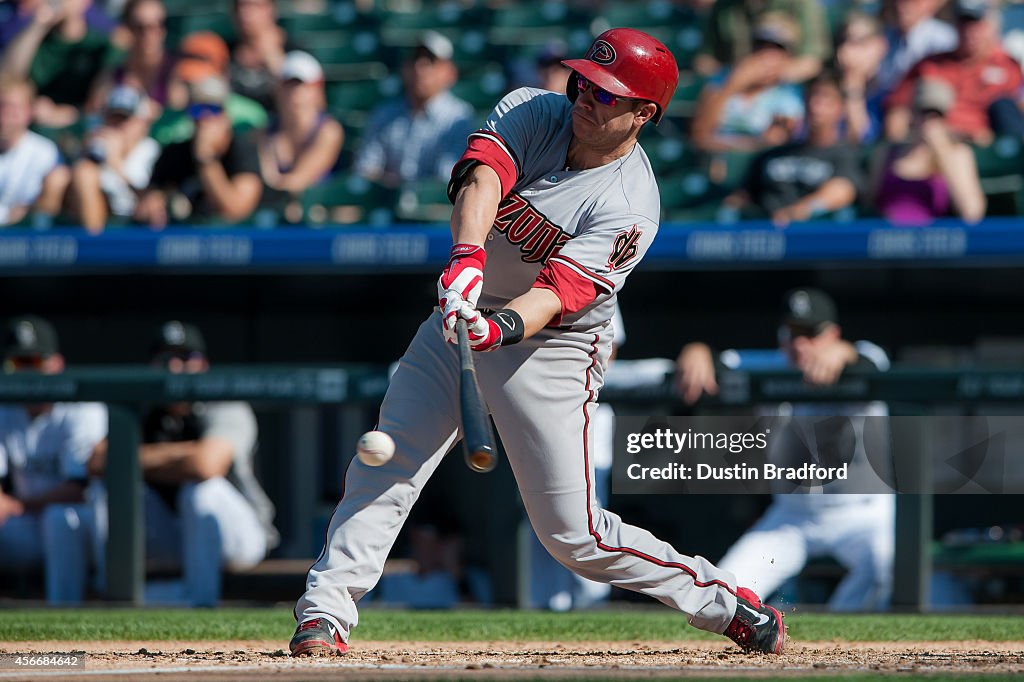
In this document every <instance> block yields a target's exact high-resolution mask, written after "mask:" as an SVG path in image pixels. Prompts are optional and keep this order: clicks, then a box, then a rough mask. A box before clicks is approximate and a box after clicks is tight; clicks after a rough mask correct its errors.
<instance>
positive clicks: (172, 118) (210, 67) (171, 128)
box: [150, 31, 267, 146]
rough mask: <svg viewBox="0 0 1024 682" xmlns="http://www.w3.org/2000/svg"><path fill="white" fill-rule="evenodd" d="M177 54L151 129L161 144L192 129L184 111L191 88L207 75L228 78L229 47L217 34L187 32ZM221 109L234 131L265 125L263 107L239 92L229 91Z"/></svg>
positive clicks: (187, 134) (186, 135) (188, 135)
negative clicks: (163, 106) (161, 110)
mask: <svg viewBox="0 0 1024 682" xmlns="http://www.w3.org/2000/svg"><path fill="white" fill-rule="evenodd" d="M178 53H179V58H178V61H177V63H176V65H175V67H174V70H173V71H172V72H171V79H170V80H169V81H168V86H167V102H166V109H165V110H164V113H163V115H162V116H161V117H160V119H159V120H158V121H156V123H154V124H153V127H152V129H151V131H150V135H152V137H153V139H155V140H156V141H157V142H159V143H160V144H161V145H162V146H167V145H169V144H172V143H174V142H182V141H184V140H188V139H189V138H191V137H192V135H193V134H194V132H195V122H194V121H193V119H192V117H191V116H189V114H188V111H187V109H188V105H189V90H190V88H191V87H192V86H194V85H195V84H196V83H198V82H199V81H202V80H205V79H207V78H210V77H217V78H221V79H224V80H227V79H228V69H229V66H230V56H229V53H228V46H227V43H225V42H224V39H223V38H221V37H220V36H219V35H217V34H216V33H212V32H210V31H199V32H197V33H190V34H189V35H187V36H185V38H184V40H182V41H181V46H180V47H179V49H178ZM224 110H225V112H226V113H227V116H228V119H230V121H231V126H232V128H234V130H235V131H236V132H239V133H241V132H245V131H247V130H253V129H256V130H263V129H264V128H266V127H267V112H266V110H265V109H264V108H263V107H262V106H261V105H260V104H259V103H258V102H254V101H253V100H251V99H249V98H248V97H243V96H242V95H239V94H238V93H235V92H231V93H229V94H228V98H227V100H226V101H225V103H224Z"/></svg>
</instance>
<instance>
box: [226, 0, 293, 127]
mask: <svg viewBox="0 0 1024 682" xmlns="http://www.w3.org/2000/svg"><path fill="white" fill-rule="evenodd" d="M232 9H233V11H232V15H231V17H232V19H233V20H234V25H235V30H236V32H237V33H236V35H237V40H235V42H233V43H232V44H231V45H230V48H231V89H232V90H233V91H234V92H237V93H239V94H241V95H244V96H245V97H248V98H249V99H252V100H255V101H257V102H259V103H260V104H261V105H263V107H264V108H265V109H267V110H268V111H269V110H271V109H273V108H274V104H275V102H274V90H275V88H276V85H277V76H278V74H279V73H281V67H282V65H283V64H284V58H285V53H286V52H287V51H288V50H291V49H294V47H293V46H292V45H289V44H288V37H287V35H286V34H285V32H284V29H282V28H281V27H280V26H278V25H277V11H276V9H275V7H274V2H273V0H233V2H232Z"/></svg>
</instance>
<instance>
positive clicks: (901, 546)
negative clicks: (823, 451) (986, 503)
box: [0, 365, 1024, 610]
mask: <svg viewBox="0 0 1024 682" xmlns="http://www.w3.org/2000/svg"><path fill="white" fill-rule="evenodd" d="M387 382H388V377H387V370H386V368H384V367H378V366H368V365H345V366H323V367H293V366H276V365H275V366H230V367H219V368H216V369H213V370H211V371H209V372H207V373H204V374H191V375H188V374H168V373H166V372H162V371H159V370H155V369H153V368H151V367H148V366H112V367H87V368H86V367H81V368H74V369H69V370H67V371H66V372H64V373H62V374H59V375H39V374H31V373H21V374H3V375H0V402H6V403H39V402H58V401H65V402H74V401H99V402H104V403H106V404H107V405H108V407H109V412H110V425H109V448H108V460H107V461H108V465H107V472H106V477H105V483H106V485H107V488H108V496H109V502H108V504H109V541H108V544H107V555H106V570H107V580H106V584H107V596H108V598H109V599H111V600H114V601H124V602H130V603H134V604H140V603H142V595H143V584H144V577H145V576H144V568H145V562H144V556H143V552H144V540H143V539H144V529H143V513H142V490H143V488H142V475H141V468H140V465H139V460H138V445H139V440H140V428H139V422H140V420H139V415H140V410H141V408H142V406H143V405H146V404H154V403H164V402H175V401H196V400H205V401H215V400H246V401H250V402H253V403H258V404H262V405H275V406H278V407H280V408H282V409H288V410H290V411H292V413H293V419H292V428H291V431H292V439H293V443H294V448H293V449H292V450H291V452H292V453H302V452H308V451H310V449H311V448H309V447H308V443H304V441H305V440H306V439H308V438H310V437H311V434H312V433H313V432H314V431H315V420H316V414H315V412H313V411H311V410H310V408H311V407H312V408H315V406H317V405H335V406H341V407H342V408H343V409H342V422H343V423H342V425H341V428H342V430H343V431H346V430H347V431H348V433H347V436H346V438H347V439H348V440H349V442H353V443H354V442H355V439H356V437H357V436H358V432H359V430H360V428H361V424H362V419H361V411H362V410H365V409H374V408H376V406H377V405H378V404H379V402H380V400H381V399H382V398H383V396H384V392H385V391H386V389H387ZM719 384H720V389H721V390H720V394H719V395H718V396H717V397H716V398H715V399H714V400H712V401H709V402H708V403H707V406H708V407H714V406H715V405H720V406H722V407H729V408H737V407H743V406H748V405H756V404H759V403H778V402H790V401H800V402H808V401H821V402H829V401H833V402H834V401H860V400H883V401H886V402H887V403H889V405H890V410H891V411H892V412H893V413H894V414H927V413H928V411H929V410H931V409H932V407H934V406H936V405H950V404H952V405H956V404H962V405H976V404H979V403H984V404H992V403H1004V404H1008V403H1024V369H1006V370H999V369H975V370H936V369H922V368H911V367H897V368H893V369H892V370H890V371H889V372H884V373H870V374H859V373H856V372H852V371H851V372H848V373H847V374H846V375H844V376H843V378H842V379H841V380H840V381H839V382H838V383H837V384H836V385H834V386H830V387H811V386H808V385H807V384H805V383H804V382H803V381H802V378H801V376H800V374H798V373H795V372H779V371H750V372H726V373H723V374H722V375H721V376H720V378H719ZM601 399H602V400H604V401H607V402H610V403H614V404H617V405H623V406H624V407H625V406H628V407H629V409H630V410H631V411H632V412H633V413H634V414H636V413H638V412H637V411H638V410H640V411H643V410H647V411H649V413H650V414H666V413H671V412H673V411H674V410H675V409H676V408H678V407H679V403H678V400H677V398H676V397H675V394H674V392H673V389H672V383H671V377H670V376H666V378H665V381H664V382H662V383H661V384H658V385H654V386H645V387H643V388H637V389H628V390H623V389H619V390H612V389H610V388H609V389H607V390H605V391H604V392H603V393H602V396H601ZM901 433H902V434H903V435H902V438H903V439H904V440H903V442H900V443H898V444H896V445H897V446H898V447H899V448H900V451H901V452H904V453H907V456H915V454H916V455H918V456H920V455H923V453H922V452H921V450H922V448H923V443H924V438H921V437H917V438H915V437H914V435H913V434H908V433H907V432H906V430H901ZM919 435H920V434H919ZM309 459H310V458H309V457H298V458H296V460H295V461H294V462H292V463H291V467H292V468H293V469H294V470H295V472H296V473H295V478H296V480H299V481H302V480H307V481H308V480H313V479H314V478H315V476H316V467H315V462H311V461H308V460H309ZM924 460H925V458H924V457H923V456H921V461H922V462H924ZM308 498H309V496H308V495H299V496H297V497H296V499H298V500H303V499H306V500H308ZM932 503H933V500H932V496H931V495H928V494H921V495H899V496H898V497H897V528H896V566H895V585H894V590H893V594H894V606H896V607H901V608H906V609H916V610H922V609H924V608H925V607H926V605H927V603H928V593H927V590H928V584H929V578H930V574H931V549H930V543H931V538H932V528H933V516H932V513H933V506H932ZM309 504H312V501H311V500H310V501H309ZM290 513H291V515H292V517H293V518H300V519H301V518H302V517H303V515H305V514H309V515H310V516H311V515H312V509H311V508H309V509H305V510H303V509H298V510H290ZM307 518H308V517H307ZM289 530H290V529H289V528H285V532H286V533H287V532H288V531H289Z"/></svg>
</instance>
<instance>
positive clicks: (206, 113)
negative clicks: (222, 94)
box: [188, 104, 224, 121]
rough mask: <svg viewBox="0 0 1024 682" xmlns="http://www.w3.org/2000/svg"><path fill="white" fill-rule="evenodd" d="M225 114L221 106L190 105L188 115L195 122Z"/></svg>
mask: <svg viewBox="0 0 1024 682" xmlns="http://www.w3.org/2000/svg"><path fill="white" fill-rule="evenodd" d="M222 113H224V107H223V106H221V105H220V104H190V105H188V115H189V117H190V118H191V119H192V120H193V121H199V120H201V119H204V118H209V117H210V116H220V115H221V114H222Z"/></svg>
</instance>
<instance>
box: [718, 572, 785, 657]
mask: <svg viewBox="0 0 1024 682" xmlns="http://www.w3.org/2000/svg"><path fill="white" fill-rule="evenodd" d="M724 634H725V636H726V637H728V638H729V639H731V640H732V641H734V642H736V643H737V644H739V645H740V647H742V648H743V650H744V651H760V652H762V653H766V654H781V653H782V650H783V648H784V647H785V646H786V624H785V623H783V622H782V614H781V613H779V610H778V609H776V608H773V607H771V606H768V605H767V604H762V603H761V598H760V597H758V596H757V595H756V594H754V591H753V590H750V589H747V588H746V587H741V588H739V589H738V590H736V615H735V616H733V618H732V622H731V623H730V624H729V627H728V629H727V630H726V631H725V633H724Z"/></svg>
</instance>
